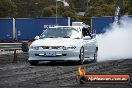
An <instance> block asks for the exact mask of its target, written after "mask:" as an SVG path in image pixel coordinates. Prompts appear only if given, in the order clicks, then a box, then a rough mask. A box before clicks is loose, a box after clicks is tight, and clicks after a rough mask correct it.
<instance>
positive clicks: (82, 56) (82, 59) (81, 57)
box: [79, 47, 84, 64]
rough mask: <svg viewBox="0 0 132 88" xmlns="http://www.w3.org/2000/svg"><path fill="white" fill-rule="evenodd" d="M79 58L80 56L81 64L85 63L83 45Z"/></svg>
mask: <svg viewBox="0 0 132 88" xmlns="http://www.w3.org/2000/svg"><path fill="white" fill-rule="evenodd" d="M79 58H80V60H79V64H83V63H84V48H83V47H82V48H81V49H80V55H79Z"/></svg>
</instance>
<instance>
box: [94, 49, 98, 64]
mask: <svg viewBox="0 0 132 88" xmlns="http://www.w3.org/2000/svg"><path fill="white" fill-rule="evenodd" d="M97 53H98V47H96V50H95V53H94V62H97V56H98V54H97Z"/></svg>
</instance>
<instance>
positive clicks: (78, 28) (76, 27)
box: [49, 26, 83, 31]
mask: <svg viewBox="0 0 132 88" xmlns="http://www.w3.org/2000/svg"><path fill="white" fill-rule="evenodd" d="M49 28H73V29H76V30H78V31H80V30H81V29H82V28H83V27H82V26H54V27H49Z"/></svg>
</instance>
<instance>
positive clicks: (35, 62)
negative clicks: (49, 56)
mask: <svg viewBox="0 0 132 88" xmlns="http://www.w3.org/2000/svg"><path fill="white" fill-rule="evenodd" d="M29 63H30V64H31V65H37V64H38V63H39V61H37V60H30V61H29Z"/></svg>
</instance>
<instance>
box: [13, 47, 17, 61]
mask: <svg viewBox="0 0 132 88" xmlns="http://www.w3.org/2000/svg"><path fill="white" fill-rule="evenodd" d="M13 63H17V50H16V49H15V50H14V58H13Z"/></svg>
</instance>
